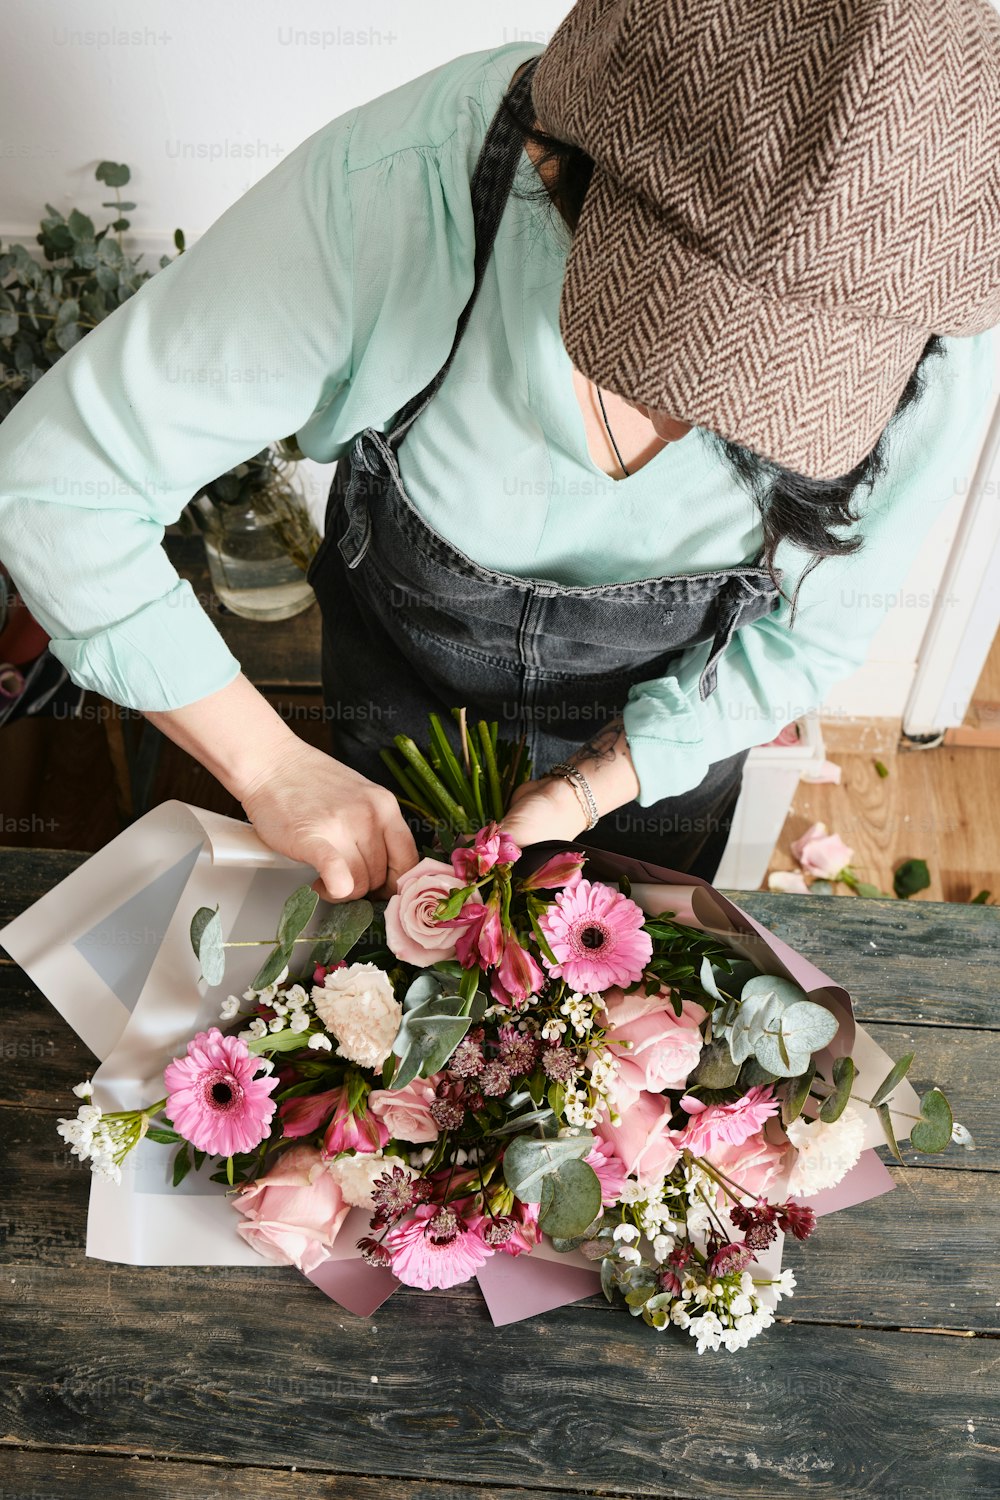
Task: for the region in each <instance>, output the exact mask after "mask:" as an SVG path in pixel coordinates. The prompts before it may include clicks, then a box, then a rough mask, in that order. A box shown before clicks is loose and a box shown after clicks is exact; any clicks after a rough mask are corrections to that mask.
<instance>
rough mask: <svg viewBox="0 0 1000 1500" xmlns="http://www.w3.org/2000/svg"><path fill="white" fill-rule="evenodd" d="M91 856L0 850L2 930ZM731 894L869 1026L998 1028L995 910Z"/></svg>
mask: <svg viewBox="0 0 1000 1500" xmlns="http://www.w3.org/2000/svg"><path fill="white" fill-rule="evenodd" d="M85 858H86V855H81V854H75V853H72V852H67V851H57V850H36V849H24V850H22V849H14V850H10V849H2V848H0V926H2V925H3V923H5V922H7V921H9V920H10V919H11V918H12V917H13V916H15V915H17V913H18V912H20V911H23V910H24V909H25V908H26V907H27V906H30V905H31V903H32V902H33V901H36V900H37V899H38V897H39V896H41V895H42V894H43V893H44V892H45V891H47V890H50V889H51V887H52V886H53V885H55V884H56V883H57V881H59V880H61V879H62V878H63V877H64V876H65V875H68V874H69V872H70V871H71V870H73V869H75V868H76V867H77V865H79V864H80V863H81V861H82V860H83V859H85ZM727 894H728V895H730V896H731V897H732V899H733V900H734V901H735V902H736V903H737V905H739V906H742V907H743V908H744V909H745V910H746V911H748V912H749V913H750V915H751V916H753V917H755V918H756V919H757V920H758V921H761V922H763V923H764V924H765V926H767V927H770V928H771V929H772V931H774V932H775V933H776V934H777V935H778V936H779V937H781V938H783V939H784V940H785V941H786V942H787V943H790V944H791V945H792V947H793V948H797V949H799V950H800V951H801V952H802V953H804V954H805V955H806V956H807V957H809V958H811V959H812V960H813V961H814V962H815V963H816V964H818V965H819V967H820V968H821V969H824V970H825V972H827V973H828V974H830V975H831V977H832V978H834V979H837V980H838V981H839V982H840V983H842V984H844V985H845V986H846V988H847V989H849V990H850V992H851V994H852V996H853V997H854V1003H855V1008H856V1010H857V1013H858V1016H859V1017H860V1018H861V1019H862V1020H864V1021H865V1022H866V1023H867V1022H868V1021H902V1022H906V1023H907V1024H909V1025H919V1024H923V1025H928V1026H929V1025H939V1026H968V1027H982V1028H986V1029H992V1030H998V1029H1000V1000H998V998H997V989H996V974H997V971H998V969H1000V910H998V909H997V908H995V907H987V906H963V905H960V904H951V903H948V902H937V901H918V902H912V903H907V902H905V901H880V900H873V901H869V900H859V899H856V898H855V897H853V896H852V897H848V896H843V897H840V896H823V897H819V896H784V895H775V894H772V893H770V892H763V891H730V892H727ZM2 957H5V955H3V953H2V948H0V958H2ZM0 973H2V964H0Z"/></svg>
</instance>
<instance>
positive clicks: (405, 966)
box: [58, 714, 972, 1352]
mask: <svg viewBox="0 0 1000 1500" xmlns="http://www.w3.org/2000/svg"><path fill="white" fill-rule="evenodd" d="M456 717H457V718H458V721H459V733H460V745H459V750H460V754H461V761H460V760H459V758H458V757H457V756H456V755H455V753H454V751H453V750H452V747H451V745H450V743H449V741H448V739H447V736H446V735H445V734H444V731H443V728H442V726H441V725H440V723H439V722H438V721H437V720H434V721H432V735H431V744H430V747H429V750H428V753H427V755H424V754H423V753H422V752H420V751H419V750H418V749H417V747H416V746H415V745H414V744H413V743H412V742H411V741H403V739H402V737H397V742H396V746H397V750H399V751H400V753H401V755H402V758H403V762H405V765H403V764H401V763H400V761H399V760H396V759H395V758H394V757H391V755H390V763H392V764H393V765H394V767H395V768H396V769H398V770H401V771H402V775H401V778H400V779H401V781H402V782H403V793H404V797H402V798H401V800H404V799H405V803H406V805H408V806H409V807H411V808H414V809H417V810H419V811H421V813H422V814H423V816H425V817H426V818H427V820H428V821H429V822H431V823H432V825H433V827H434V829H435V841H434V845H433V847H431V848H430V849H428V850H427V851H426V852H425V856H424V857H423V858H422V859H421V860H420V861H419V862H418V863H417V864H416V865H415V866H414V867H413V868H412V869H410V870H409V871H407V872H406V874H405V875H404V876H402V878H401V879H400V880H399V882H398V888H397V891H396V894H395V895H393V896H392V898H391V899H390V900H389V901H388V902H374V901H369V900H358V901H350V902H345V903H340V904H337V905H333V906H330V907H328V908H327V909H326V910H325V912H323V913H322V915H321V916H320V915H319V913H318V911H317V908H318V904H319V898H318V896H317V894H316V892H315V891H314V890H313V889H312V888H311V886H308V885H303V886H301V887H300V888H299V889H297V890H295V891H294V892H293V893H292V895H291V896H289V898H288V899H287V901H286V902H285V904H284V907H283V910H282V911H281V913H280V916H279V919H278V923H277V929H276V934H275V937H274V939H273V940H271V939H267V940H265V941H266V944H267V946H269V947H270V949H271V951H270V952H269V953H268V955H267V957H266V958H265V960H264V962H263V964H262V965H261V967H260V969H259V970H258V972H257V974H256V975H255V976H254V978H253V980H252V982H251V984H250V986H249V987H248V988H247V989H246V990H245V991H244V992H243V993H242V995H229V996H228V997H227V998H226V999H225V1000H224V1002H223V1004H222V1007H221V1013H220V1015H219V1021H220V1023H221V1024H220V1025H218V1026H214V1025H213V1026H211V1027H209V1028H208V1029H207V1030H204V1031H200V1032H199V1033H198V1034H197V1035H195V1036H194V1037H193V1038H192V1039H191V1041H190V1043H189V1045H188V1046H187V1050H186V1053H185V1054H184V1055H183V1056H179V1057H175V1058H174V1059H173V1060H172V1061H171V1062H170V1063H169V1065H168V1066H167V1068H166V1070H165V1072H164V1075H163V1097H162V1098H160V1099H158V1100H156V1101H155V1102H152V1103H150V1104H149V1105H148V1107H146V1108H144V1109H141V1110H131V1111H122V1112H118V1113H102V1111H101V1110H100V1109H99V1108H98V1107H97V1106H96V1105H95V1104H94V1103H93V1102H92V1098H91V1086H90V1084H89V1083H83V1084H80V1085H78V1086H77V1088H76V1090H75V1091H74V1092H75V1093H76V1094H77V1095H78V1096H79V1097H80V1098H81V1099H83V1101H84V1102H83V1103H82V1104H81V1106H80V1109H79V1111H78V1114H77V1115H76V1117H75V1118H73V1119H63V1120H60V1122H59V1126H58V1129H59V1133H60V1134H61V1135H62V1137H63V1138H64V1139H65V1140H66V1141H67V1142H68V1143H69V1144H70V1146H71V1148H72V1150H73V1152H74V1153H75V1154H76V1155H77V1156H79V1157H81V1158H84V1159H88V1160H89V1161H90V1162H91V1164H92V1167H93V1169H94V1171H95V1172H97V1173H99V1174H102V1175H104V1176H108V1177H111V1178H112V1179H114V1180H117V1181H120V1180H121V1167H122V1162H123V1161H124V1159H125V1157H126V1156H127V1154H128V1153H129V1152H130V1151H131V1150H132V1149H133V1148H134V1147H135V1146H136V1144H137V1143H138V1142H139V1141H140V1140H142V1139H143V1138H148V1139H149V1140H152V1141H155V1142H159V1143H162V1144H163V1145H166V1146H171V1147H173V1148H174V1150H175V1154H174V1158H173V1181H174V1183H175V1185H176V1184H179V1183H180V1182H181V1181H182V1180H183V1178H184V1177H185V1176H186V1174H187V1173H189V1172H191V1171H195V1172H197V1171H201V1170H202V1169H203V1167H204V1166H205V1163H206V1162H207V1161H208V1162H209V1163H210V1166H209V1171H210V1174H211V1176H212V1180H214V1181H218V1182H220V1183H221V1184H224V1185H225V1186H226V1187H227V1188H228V1189H229V1190H231V1197H232V1203H233V1207H234V1209H235V1210H236V1216H234V1228H235V1229H236V1231H237V1232H238V1233H239V1234H241V1235H242V1236H243V1237H244V1238H245V1239H246V1240H247V1241H248V1242H249V1243H250V1244H251V1245H252V1246H253V1247H254V1248H255V1249H257V1250H258V1251H259V1252H260V1253H261V1254H262V1255H263V1256H265V1257H267V1258H268V1259H270V1260H273V1261H278V1262H281V1263H285V1264H293V1265H295V1266H297V1267H298V1268H299V1269H300V1270H301V1271H303V1272H305V1273H307V1274H308V1273H309V1272H311V1271H313V1270H315V1268H316V1267H317V1266H318V1265H320V1264H321V1263H322V1262H323V1261H324V1259H325V1258H326V1257H328V1256H329V1254H330V1250H331V1248H332V1246H333V1243H334V1241H335V1239H336V1236H337V1234H338V1232H339V1230H340V1228H341V1225H342V1223H343V1221H344V1219H345V1218H346V1217H347V1215H348V1214H349V1213H350V1212H351V1210H352V1209H353V1208H361V1209H364V1210H367V1211H368V1212H369V1213H370V1222H369V1226H368V1233H367V1234H366V1235H364V1236H363V1237H362V1238H361V1239H360V1240H359V1241H358V1242H357V1248H358V1250H359V1251H360V1253H361V1255H362V1257H363V1258H364V1260H365V1261H367V1262H368V1263H369V1264H370V1265H372V1266H377V1267H384V1268H388V1269H389V1270H391V1272H392V1274H393V1275H394V1276H395V1277H396V1278H397V1279H398V1280H399V1281H400V1282H403V1283H404V1284H406V1285H409V1286H414V1287H421V1288H428V1289H429V1288H434V1287H442V1288H443V1287H449V1286H452V1285H454V1284H456V1283H458V1282H462V1281H465V1280H467V1279H468V1278H470V1277H471V1276H473V1275H475V1273H476V1271H477V1269H478V1268H479V1267H480V1266H482V1265H483V1263H484V1262H485V1261H486V1260H487V1259H488V1258H490V1257H492V1256H494V1255H507V1256H513V1257H518V1256H529V1255H530V1254H531V1252H532V1250H533V1249H534V1248H535V1247H536V1246H537V1245H538V1244H539V1243H540V1241H541V1239H542V1237H543V1236H544V1237H545V1238H546V1239H547V1240H548V1242H549V1243H550V1244H551V1246H552V1247H553V1248H554V1250H556V1251H560V1252H567V1253H568V1252H571V1251H579V1252H580V1253H581V1254H582V1255H583V1256H584V1257H585V1259H586V1260H588V1261H592V1262H593V1264H594V1267H595V1270H597V1269H599V1271H600V1283H601V1287H602V1288H603V1291H604V1293H605V1295H606V1296H607V1298H608V1299H609V1301H615V1300H616V1298H619V1297H620V1298H622V1299H623V1300H624V1303H625V1305H626V1306H627V1307H628V1309H629V1311H630V1312H631V1313H632V1314H633V1316H641V1317H642V1319H643V1321H644V1322H645V1323H646V1324H648V1325H649V1326H650V1327H652V1328H655V1329H664V1328H666V1327H667V1325H668V1324H671V1325H674V1326H676V1327H678V1328H681V1329H685V1330H687V1332H688V1333H689V1334H690V1335H691V1336H692V1337H693V1338H694V1339H695V1340H696V1343H697V1348H698V1350H699V1352H702V1351H703V1350H705V1349H718V1348H720V1347H724V1348H726V1349H739V1348H742V1347H744V1346H745V1345H746V1344H747V1343H748V1342H749V1340H750V1339H751V1338H753V1337H754V1336H755V1335H756V1334H757V1333H759V1332H760V1331H761V1330H762V1329H764V1328H766V1327H768V1326H769V1325H770V1324H771V1323H772V1322H773V1321H774V1311H773V1309H774V1306H775V1305H776V1303H777V1301H778V1300H779V1299H780V1298H781V1297H782V1296H790V1295H791V1294H792V1291H793V1288H794V1285H795V1278H794V1275H793V1273H792V1272H791V1271H790V1270H784V1271H781V1272H780V1273H774V1272H773V1271H768V1270H767V1269H766V1268H765V1267H764V1266H762V1264H761V1261H762V1260H764V1259H766V1258H767V1252H768V1251H769V1249H772V1248H773V1247H774V1245H775V1242H776V1241H778V1242H779V1243H780V1237H781V1236H783V1235H785V1234H791V1235H792V1236H794V1237H795V1238H796V1239H799V1240H804V1239H807V1238H808V1237H809V1236H810V1235H811V1234H812V1233H813V1231H814V1229H815V1227H816V1222H817V1220H816V1213H815V1211H814V1209H813V1208H812V1207H810V1205H809V1202H808V1201H807V1200H808V1199H810V1198H811V1197H813V1196H814V1195H815V1194H817V1193H821V1192H822V1191H823V1190H825V1189H828V1188H831V1187H834V1186H835V1185H836V1184H838V1183H840V1182H841V1181H842V1179H843V1178H844V1177H845V1175H846V1174H847V1173H848V1172H849V1171H850V1170H851V1169H852V1167H854V1165H855V1164H856V1163H857V1161H858V1159H859V1157H860V1155H861V1152H862V1147H863V1143H864V1139H865V1128H866V1127H865V1111H874V1112H875V1113H876V1115H877V1116H878V1119H879V1121H880V1122H881V1127H882V1129H883V1131H884V1134H885V1139H886V1140H887V1142H888V1144H889V1146H890V1147H891V1149H892V1151H893V1153H894V1154H895V1155H896V1157H897V1158H898V1159H901V1158H900V1157H899V1150H898V1146H897V1143H896V1139H895V1134H894V1130H893V1122H892V1118H891V1116H890V1108H889V1106H890V1102H891V1101H892V1098H893V1094H894V1091H895V1090H897V1088H898V1086H899V1085H900V1083H901V1081H902V1080H903V1078H904V1075H905V1074H906V1072H907V1069H908V1068H909V1066H910V1064H911V1062H912V1060H913V1056H912V1054H907V1055H906V1056H905V1057H903V1058H901V1059H900V1060H899V1062H897V1063H896V1064H895V1066H894V1067H893V1068H892V1070H891V1071H890V1073H889V1075H888V1076H887V1077H886V1078H885V1079H884V1080H883V1081H882V1083H881V1084H880V1086H879V1087H877V1088H875V1089H874V1090H872V1091H870V1093H869V1096H868V1097H859V1095H858V1094H857V1093H856V1092H855V1079H856V1067H855V1063H854V1061H853V1059H852V1057H851V1056H850V1055H849V1053H848V1052H847V1051H846V1050H844V1047H843V1046H842V1045H841V1046H839V1047H838V1046H837V1045H836V1039H837V1037H838V1032H839V1031H840V1029H841V1022H842V1017H839V1016H838V1014H837V1012H836V1007H835V1006H834V1005H828V1004H824V1003H820V1002H818V1001H817V1000H816V999H812V998H809V996H808V995H807V993H806V991H805V990H804V989H803V988H801V987H800V986H799V985H798V984H796V983H795V982H793V980H791V979H790V978H787V977H782V976H780V975H775V974H771V973H767V972H762V970H761V967H760V966H759V965H758V964H756V963H754V962H753V961H752V960H751V959H750V958H748V957H747V952H746V945H739V944H734V943H732V942H730V941H727V940H726V939H725V938H724V937H720V936H717V935H714V934H712V933H710V932H708V931H705V930H703V929H702V928H699V927H696V926H693V925H689V924H687V923H685V922H683V921H681V920H678V914H677V911H676V910H672V909H669V908H666V907H664V909H662V910H660V909H657V910H656V911H654V912H652V913H650V912H649V911H648V910H644V909H643V906H642V905H641V904H640V903H639V901H638V900H636V899H633V889H632V886H631V885H630V882H629V880H628V878H627V876H624V875H621V876H619V878H617V879H608V878H605V879H598V878H591V874H588V865H591V864H592V863H593V852H592V854H588V852H587V851H586V850H585V849H584V848H582V847H576V846H574V847H571V848H565V849H562V848H556V849H555V850H553V851H548V850H547V849H546V847H545V846H536V848H535V849H534V850H531V851H528V852H526V853H524V854H523V855H522V851H521V849H520V848H518V846H517V845H516V844H515V843H514V842H513V840H512V839H511V838H510V836H509V835H508V834H507V833H506V832H505V831H504V829H503V827H502V826H501V819H502V816H503V813H504V808H505V805H506V803H507V802H508V801H509V797H510V794H511V792H512V791H513V788H514V786H515V784H516V783H517V780H518V777H519V776H521V777H523V776H524V775H525V774H526V773H527V767H526V763H525V762H524V757H523V754H519V752H518V747H514V748H513V750H512V748H511V747H510V746H504V745H502V744H499V743H498V741H497V736H496V726H495V725H485V724H481V725H479V726H478V740H479V744H478V748H477V747H475V741H474V739H473V737H472V735H470V734H469V733H468V731H467V727H466V724H465V719H464V715H461V714H456ZM521 748H522V749H523V747H521ZM403 778H405V781H404V780H403ZM446 849H447V851H448V852H447V853H446V852H445V850H446ZM598 863H602V864H603V867H604V868H607V866H608V864H609V863H610V864H611V865H612V866H613V864H614V861H613V860H611V861H610V862H609V858H608V856H607V855H602V856H601V858H600V860H598ZM623 863H626V864H627V861H626V862H623ZM592 873H593V872H592ZM649 889H650V888H649V887H644V890H646V891H648V890H649ZM660 889H661V892H662V890H664V889H666V888H660ZM647 905H648V901H647ZM317 918H318V920H317ZM310 926H311V927H312V929H313V930H312V931H311V933H310V934H309V936H308V937H307V936H305V929H306V928H307V927H310ZM190 933H191V942H192V944H193V947H194V950H195V952H196V953H197V955H198V958H199V961H200V964H201V970H202V975H203V978H204V980H205V982H206V984H207V985H209V986H217V985H221V984H222V982H223V979H224V976H225V963H226V949H227V948H230V947H234V946H243V945H245V944H247V943H251V942H259V941H261V940H259V939H249V938H247V939H240V940H239V941H238V942H237V941H235V940H234V941H233V942H228V943H227V942H226V941H224V939H223V932H222V928H221V924H220V921H219V916H218V911H217V909H216V910H213V909H211V908H209V907H203V908H201V909H200V910H198V911H197V912H196V913H195V915H194V917H193V920H192V922H191V929H190ZM842 1040H843V1039H841V1041H842ZM831 1044H835V1045H834V1046H833V1048H832V1049H831ZM914 1097H915V1096H914ZM919 1106H920V1114H919V1116H913V1117H912V1126H911V1128H910V1131H909V1136H910V1141H911V1144H912V1146H913V1148H914V1149H915V1150H918V1151H923V1152H940V1151H942V1150H944V1149H945V1147H947V1146H948V1144H949V1143H950V1142H951V1141H952V1140H954V1141H958V1142H960V1143H961V1144H963V1145H971V1144H972V1142H971V1137H969V1135H968V1132H967V1131H965V1130H964V1127H962V1126H960V1125H956V1124H955V1123H954V1121H953V1118H952V1111H951V1108H950V1106H949V1103H948V1101H947V1099H946V1098H945V1096H944V1094H943V1093H942V1092H941V1091H940V1090H939V1089H937V1088H933V1089H931V1090H929V1091H928V1092H927V1093H926V1094H925V1095H924V1097H923V1099H922V1100H920V1101H919ZM893 1109H894V1113H896V1116H897V1119H898V1118H899V1110H898V1106H896V1105H894V1106H893Z"/></svg>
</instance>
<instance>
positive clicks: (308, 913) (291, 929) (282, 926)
mask: <svg viewBox="0 0 1000 1500" xmlns="http://www.w3.org/2000/svg"><path fill="white" fill-rule="evenodd" d="M318 904H319V895H318V893H317V892H316V891H314V890H313V888H312V886H311V885H300V886H298V887H297V889H296V890H294V891H293V892H292V894H291V895H290V896H289V897H288V900H287V901H286V902H285V904H284V906H283V907H282V908H281V916H280V917H279V918H278V946H279V947H280V948H290V947H291V945H292V943H293V942H294V940H295V939H296V938H297V937H298V936H299V933H300V932H301V931H302V929H303V928H304V927H305V926H306V924H307V923H308V922H309V920H310V918H311V917H312V914H313V912H314V911H315V910H316V907H317V906H318Z"/></svg>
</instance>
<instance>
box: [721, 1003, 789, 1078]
mask: <svg viewBox="0 0 1000 1500" xmlns="http://www.w3.org/2000/svg"><path fill="white" fill-rule="evenodd" d="M750 983H751V984H753V983H755V981H754V980H751V981H750ZM745 993H746V990H745V989H744V994H745ZM787 1004H788V1002H787V1001H786V1000H785V999H784V997H783V996H782V995H781V994H779V993H778V992H777V991H775V990H773V989H759V990H755V991H753V992H752V993H751V994H750V995H749V996H748V997H747V999H745V1000H743V999H741V1001H740V1009H739V1014H738V1015H737V1017H736V1019H735V1021H734V1022H733V1024H732V1027H731V1028H730V1032H729V1051H730V1055H731V1056H732V1059H733V1062H736V1063H743V1062H745V1061H746V1060H747V1058H748V1057H751V1056H753V1055H757V1056H758V1057H760V1054H759V1052H758V1051H757V1044H758V1042H759V1041H760V1039H761V1038H762V1037H763V1036H764V1035H765V1034H766V1033H767V1031H768V1030H770V1029H772V1028H775V1027H776V1026H777V1024H778V1022H779V1021H780V1019H781V1016H782V1013H783V1012H784V1010H785V1008H786V1005H787ZM760 1060H761V1061H762V1062H763V1063H764V1066H765V1067H770V1068H771V1072H772V1073H778V1072H779V1071H780V1072H781V1073H782V1074H783V1073H784V1069H783V1068H781V1069H780V1070H779V1069H778V1068H774V1067H772V1066H771V1064H770V1063H768V1062H767V1061H766V1059H764V1058H760ZM795 1071H796V1072H799V1069H798V1068H796V1069H795Z"/></svg>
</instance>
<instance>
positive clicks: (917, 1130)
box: [910, 1089, 954, 1153]
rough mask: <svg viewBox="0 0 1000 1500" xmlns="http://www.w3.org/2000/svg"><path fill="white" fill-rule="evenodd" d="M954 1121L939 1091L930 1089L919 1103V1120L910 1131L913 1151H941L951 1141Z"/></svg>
mask: <svg viewBox="0 0 1000 1500" xmlns="http://www.w3.org/2000/svg"><path fill="white" fill-rule="evenodd" d="M953 1124H954V1120H953V1118H952V1113H951V1105H950V1104H949V1103H948V1100H947V1099H946V1098H945V1096H944V1094H942V1092H941V1090H940V1089H931V1090H930V1092H929V1093H926V1094H925V1095H924V1097H923V1098H922V1099H921V1101H920V1119H919V1120H917V1121H916V1123H915V1124H914V1126H913V1129H912V1130H911V1131H910V1145H911V1146H912V1147H913V1149H914V1151H923V1152H927V1153H934V1152H937V1151H943V1150H944V1149H945V1147H946V1146H947V1145H948V1144H949V1142H950V1141H951V1130H952V1125H953Z"/></svg>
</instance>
